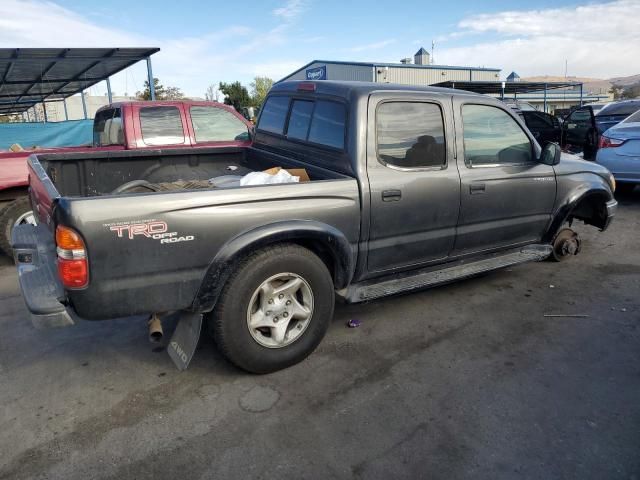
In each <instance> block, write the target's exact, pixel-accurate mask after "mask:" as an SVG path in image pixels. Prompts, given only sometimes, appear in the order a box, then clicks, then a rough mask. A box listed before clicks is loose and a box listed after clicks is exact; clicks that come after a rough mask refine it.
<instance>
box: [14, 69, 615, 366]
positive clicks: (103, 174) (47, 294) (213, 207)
mask: <svg viewBox="0 0 640 480" xmlns="http://www.w3.org/2000/svg"><path fill="white" fill-rule="evenodd" d="M274 166H278V167H284V168H288V169H304V170H305V171H306V173H307V174H308V178H309V181H307V182H305V183H287V184H266V185H257V186H248V187H247V186H246V187H241V186H235V187H228V188H211V187H204V188H199V189H197V188H195V187H193V186H187V187H185V188H186V189H182V190H180V189H177V190H176V189H172V191H167V190H166V189H165V188H160V186H159V184H160V183H169V184H171V185H174V186H175V185H177V184H182V183H181V182H178V180H181V181H184V180H188V181H190V182H189V184H190V185H195V184H196V183H197V184H198V185H202V182H203V181H204V182H206V181H207V180H206V179H210V178H217V176H218V175H227V174H228V173H229V171H234V172H240V173H239V175H244V174H245V173H246V172H249V174H250V175H251V174H253V172H256V171H263V170H265V169H268V168H270V167H274ZM29 168H30V178H31V180H30V187H31V200H32V203H33V205H34V207H35V211H36V212H37V216H38V220H39V223H38V225H20V226H17V227H16V228H15V229H14V231H13V247H14V255H15V258H16V262H17V268H18V272H19V279H20V286H21V289H22V293H23V295H24V297H25V301H26V304H27V306H28V308H29V310H30V311H31V313H32V315H33V319H34V322H36V323H37V324H41V325H69V324H72V323H73V322H74V321H75V320H76V319H78V318H83V319H88V320H106V319H111V318H118V317H128V316H132V315H145V317H147V318H149V317H150V318H151V319H152V320H153V321H152V324H154V325H158V321H157V320H158V318H159V317H160V314H161V312H179V313H180V320H179V323H178V326H177V328H176V333H174V336H173V337H172V339H171V340H170V341H169V347H168V352H169V354H170V355H171V356H172V359H173V360H174V362H176V364H177V365H178V366H180V368H185V367H186V365H187V364H188V362H189V360H190V358H191V356H192V355H193V352H194V351H195V345H196V344H197V340H198V336H199V334H200V327H201V324H202V322H203V315H204V316H206V319H205V320H206V326H207V328H208V330H209V332H210V333H211V334H212V336H213V338H214V339H215V341H216V343H217V345H218V347H219V349H220V350H221V352H222V353H223V354H224V355H225V356H226V357H227V358H228V359H229V360H230V361H231V362H233V363H234V364H236V365H237V366H239V367H241V368H243V369H245V370H248V371H250V372H257V373H264V372H270V371H274V370H277V369H281V368H284V367H287V366H289V365H292V364H294V363H297V362H299V361H301V360H302V359H304V358H305V357H306V356H307V355H309V354H310V353H311V352H312V351H313V350H314V349H315V347H316V346H317V345H318V344H319V343H320V341H321V339H322V337H323V336H324V334H325V332H326V331H327V328H328V327H329V325H330V322H331V318H332V316H333V309H334V296H335V295H338V296H340V297H342V298H343V299H344V300H345V301H346V302H363V301H367V300H372V299H375V298H379V297H383V296H386V295H393V294H398V293H402V292H408V291H412V290H416V289H421V288H427V287H432V286H435V285H439V284H442V283H447V282H451V281H455V280H458V279H462V278H467V277H469V276H473V275H477V274H480V273H482V272H486V271H490V270H494V269H498V268H503V267H507V266H510V265H514V264H518V263H522V262H526V261H536V260H542V259H546V258H549V257H552V258H554V259H556V260H563V259H567V258H570V257H572V256H573V255H575V254H577V253H578V251H579V250H580V239H579V238H578V236H577V233H576V232H574V231H573V230H571V229H570V228H568V227H567V225H568V224H570V223H571V222H572V221H576V220H581V221H584V222H585V223H586V224H589V225H593V226H595V227H596V228H598V229H600V230H604V229H606V228H607V226H608V225H609V222H610V221H611V219H612V218H613V216H614V214H615V211H616V206H617V202H616V200H615V199H614V197H613V190H614V188H615V186H614V180H613V177H612V176H611V174H610V173H609V171H608V170H607V169H606V168H604V167H602V166H600V165H598V164H596V163H593V162H585V161H582V160H579V159H577V158H576V157H575V156H566V155H565V156H563V157H562V158H561V152H560V148H559V146H558V145H557V144H554V143H549V144H547V145H546V146H545V148H544V149H542V148H540V146H539V145H538V143H537V142H536V140H535V138H534V137H533V135H531V133H530V132H529V130H527V129H526V127H525V125H524V124H523V123H522V122H521V120H520V119H519V118H518V116H517V115H516V114H515V113H514V112H513V111H512V110H511V109H510V108H508V107H507V106H506V105H504V104H503V103H502V102H500V101H499V100H497V99H493V98H491V97H487V96H484V95H477V94H472V93H467V92H461V91H459V90H450V89H442V88H421V87H407V86H405V85H393V84H378V83H363V82H336V81H317V82H310V81H302V82H283V83H278V84H276V85H275V86H274V87H273V88H272V89H271V91H270V92H269V94H268V97H267V99H266V101H265V103H264V106H263V108H262V111H261V114H260V117H259V119H258V123H257V127H256V131H255V137H254V141H253V144H252V145H251V146H249V145H244V146H243V145H236V146H227V147H222V148H212V149H200V150H197V151H195V150H186V149H182V150H175V149H167V148H160V149H158V150H154V151H136V152H95V153H73V154H61V155H46V154H44V155H38V154H36V155H33V156H31V157H30V159H29ZM243 178H244V177H243ZM214 183H215V181H214ZM239 184H240V185H242V181H240V183H239ZM153 185H155V187H153ZM138 187H144V189H143V192H142V193H138V191H137V190H136V189H137V188H138Z"/></svg>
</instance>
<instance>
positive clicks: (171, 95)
mask: <svg viewBox="0 0 640 480" xmlns="http://www.w3.org/2000/svg"><path fill="white" fill-rule="evenodd" d="M183 98H184V93H182V90H181V89H179V88H178V87H167V88H166V89H165V92H164V98H161V100H182V99H183Z"/></svg>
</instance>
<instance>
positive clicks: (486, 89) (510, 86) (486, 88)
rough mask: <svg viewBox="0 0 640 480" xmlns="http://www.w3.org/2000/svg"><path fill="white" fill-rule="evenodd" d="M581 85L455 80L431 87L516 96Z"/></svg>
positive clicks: (576, 83)
mask: <svg viewBox="0 0 640 480" xmlns="http://www.w3.org/2000/svg"><path fill="white" fill-rule="evenodd" d="M580 85H582V84H581V83H579V82H522V81H518V82H482V81H479V82H465V81H462V82H458V81H455V80H447V81H446V82H440V83H436V84H435V85H433V86H434V87H447V88H455V89H458V90H467V91H469V92H475V93H484V94H486V95H490V94H502V93H503V92H504V94H505V95H507V94H513V93H515V94H518V93H531V92H541V91H544V90H553V89H557V88H569V87H577V86H580ZM503 89H504V90H503Z"/></svg>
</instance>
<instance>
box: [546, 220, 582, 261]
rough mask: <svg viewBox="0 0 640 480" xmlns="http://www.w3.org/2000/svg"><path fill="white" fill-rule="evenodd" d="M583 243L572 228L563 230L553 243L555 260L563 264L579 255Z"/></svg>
mask: <svg viewBox="0 0 640 480" xmlns="http://www.w3.org/2000/svg"><path fill="white" fill-rule="evenodd" d="M581 243H582V242H581V240H580V237H578V233H577V232H575V231H573V230H572V229H570V228H563V229H562V230H560V231H559V232H558V235H556V238H555V240H554V241H553V253H552V256H553V259H554V260H555V261H557V262H561V261H563V260H566V259H568V258H569V257H571V256H573V255H577V254H578V253H579V252H580V246H581Z"/></svg>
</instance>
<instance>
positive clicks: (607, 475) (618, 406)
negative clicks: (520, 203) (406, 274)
mask: <svg viewBox="0 0 640 480" xmlns="http://www.w3.org/2000/svg"><path fill="white" fill-rule="evenodd" d="M619 200H620V201H621V206H620V208H619V214H618V216H617V218H616V219H615V221H614V223H613V224H612V226H611V228H610V229H609V230H608V231H606V232H605V233H599V232H597V231H596V230H595V229H592V228H590V227H584V226H577V230H578V231H579V232H580V233H581V234H582V238H583V240H584V243H583V250H582V252H581V253H580V255H579V256H578V257H576V258H573V259H571V260H569V261H568V262H565V263H562V264H557V263H551V262H541V263H536V264H525V265H521V266H518V267H513V268H510V269H507V270H503V271H500V272H496V273H492V274H488V275H484V276H481V277H478V278H474V279H470V280H466V281H463V282H460V283H457V284H453V285H449V286H445V287H441V288H436V289H433V290H428V291H424V292H419V293H414V294H410V295H405V296H400V297H394V298H388V299H384V300H380V301H375V302H370V303H367V304H361V305H351V306H345V305H338V306H337V308H336V315H335V321H334V322H333V324H332V327H331V329H330V331H329V332H328V334H327V336H326V338H325V340H324V342H323V343H322V344H321V346H320V347H319V349H318V350H317V351H316V352H315V353H314V354H313V355H312V356H311V357H310V358H308V359H307V360H306V361H304V362H302V363H301V364H299V365H296V366H294V367H292V368H289V369H287V370H284V371H281V372H278V373H274V374H270V375H265V376H255V375H248V374H246V373H244V372H241V371H239V370H237V369H236V368H234V367H233V366H231V365H229V364H228V363H226V362H225V361H224V359H223V358H221V356H220V355H219V354H218V353H217V351H216V349H215V346H214V344H213V343H212V341H211V340H209V339H208V338H203V341H202V342H201V345H200V346H199V349H198V352H197V353H196V356H195V358H194V361H193V362H192V364H191V366H190V368H189V369H188V370H187V371H186V372H183V373H179V372H178V371H177V370H176V369H175V368H174V367H173V364H172V363H171V361H170V359H169V357H168V356H167V355H166V352H164V351H158V350H161V349H159V348H158V347H157V345H155V346H154V345H151V344H149V343H148V341H147V331H146V325H145V322H144V321H140V320H137V321H131V320H118V321H109V322H95V323H91V322H84V323H81V324H79V325H76V326H74V327H71V328H67V329H61V330H35V329H34V328H33V327H32V326H31V324H30V322H29V318H28V314H27V311H26V308H25V307H24V304H23V301H22V298H21V296H20V291H19V287H18V283H17V278H16V275H15V272H14V268H13V266H12V265H11V264H10V263H9V261H8V259H6V258H4V257H3V258H2V259H1V260H0V329H1V330H0V331H1V332H2V333H1V334H0V406H1V413H0V479H14V478H18V479H20V478H47V479H58V478H60V479H69V480H71V479H88V478H91V479H98V478H99V479H102V478H105V479H107V478H113V479H124V478H136V479H145V478H190V479H198V478H216V479H223V478H232V479H237V478H265V479H266V478H322V479H328V478H354V477H355V478H403V477H404V478H431V479H456V478H474V479H479V478H482V479H484V478H486V479H502V478H504V479H511V478H531V479H542V478H544V479H553V478H563V479H567V478H576V479H578V478H579V479H617V478H620V479H626V480H630V479H639V478H640V329H639V326H640V299H639V298H638V294H639V293H640V248H638V233H639V232H640V189H636V193H635V196H628V197H623V198H620V199H619ZM545 314H546V315H587V316H586V317H585V316H582V317H576V316H573V317H572V316H566V317H563V316H555V317H549V316H547V317H545V316H544V315H545ZM350 319H357V320H360V321H361V326H360V327H359V328H352V329H350V328H347V327H346V323H347V322H348V321H349V320H350ZM173 327H174V325H167V326H166V329H165V338H167V336H168V335H167V334H170V333H171V330H172V328H173Z"/></svg>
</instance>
